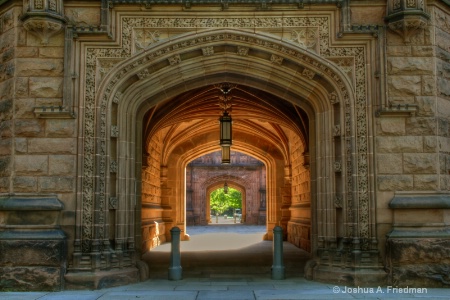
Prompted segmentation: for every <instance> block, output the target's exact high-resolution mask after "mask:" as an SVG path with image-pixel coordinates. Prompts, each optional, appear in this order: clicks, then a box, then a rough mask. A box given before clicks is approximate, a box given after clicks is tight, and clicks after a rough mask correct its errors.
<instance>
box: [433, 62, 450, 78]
mask: <svg viewBox="0 0 450 300" xmlns="http://www.w3.org/2000/svg"><path fill="white" fill-rule="evenodd" d="M436 71H437V75H438V76H439V77H442V78H450V61H449V60H445V59H444V60H441V59H440V60H439V61H438V64H437V65H436Z"/></svg>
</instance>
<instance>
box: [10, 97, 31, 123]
mask: <svg viewBox="0 0 450 300" xmlns="http://www.w3.org/2000/svg"><path fill="white" fill-rule="evenodd" d="M34 107H35V101H34V99H28V98H23V99H16V100H15V110H16V111H15V118H16V119H34V118H35V115H34Z"/></svg>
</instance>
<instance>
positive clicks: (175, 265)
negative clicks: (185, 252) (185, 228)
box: [169, 227, 183, 280]
mask: <svg viewBox="0 0 450 300" xmlns="http://www.w3.org/2000/svg"><path fill="white" fill-rule="evenodd" d="M180 233H181V230H180V228H178V227H173V228H172V229H170V235H171V236H172V250H171V252H170V266H169V280H181V279H183V268H182V267H181V253H180Z"/></svg>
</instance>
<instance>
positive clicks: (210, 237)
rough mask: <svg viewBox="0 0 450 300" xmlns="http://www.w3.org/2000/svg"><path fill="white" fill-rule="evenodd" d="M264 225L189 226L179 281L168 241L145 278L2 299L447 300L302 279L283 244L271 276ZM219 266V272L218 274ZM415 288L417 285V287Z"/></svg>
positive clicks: (430, 292) (151, 257)
mask: <svg viewBox="0 0 450 300" xmlns="http://www.w3.org/2000/svg"><path fill="white" fill-rule="evenodd" d="M264 229H265V228H264V227H261V226H242V225H225V226H221V225H216V226H211V225H210V226H196V227H188V229H187V232H188V234H190V236H191V241H189V242H182V243H181V251H182V267H183V278H184V279H183V280H180V281H169V280H167V268H168V264H167V262H168V257H169V249H170V247H169V245H162V246H160V247H158V248H156V249H154V250H153V251H151V253H149V254H148V255H146V256H145V257H144V259H145V260H146V261H148V262H149V264H151V266H152V271H151V273H152V274H151V278H150V279H149V280H148V281H145V282H140V283H137V284H131V285H127V286H122V287H115V288H109V289H102V290H95V291H64V292H53V293H51V292H29V293H23V292H13V293H0V299H6V300H35V299H36V300H37V299H39V300H59V299H61V300H100V299H101V300H110V299H111V300H116V299H117V300H131V299H133V300H136V299H145V300H159V299H161V300H175V299H180V300H191V299H192V300H217V299H226V300H234V299H236V300H244V299H252V300H253V299H255V300H256V299H258V300H275V299H330V298H332V299H364V298H369V299H398V298H401V299H412V298H413V299H415V298H428V299H449V298H450V289H431V288H429V289H416V290H412V289H409V290H404V289H402V290H395V289H394V288H391V287H387V286H381V287H372V288H359V289H358V288H352V287H345V286H335V285H333V284H324V283H318V282H312V281H307V280H305V279H304V278H303V267H304V263H305V262H306V260H307V259H308V257H309V256H308V254H307V253H306V252H303V251H301V250H299V249H298V248H296V247H294V246H292V245H290V244H288V243H285V244H284V261H285V265H286V277H287V278H286V279H285V280H271V279H270V266H271V264H272V253H271V242H267V241H261V237H262V234H263V233H264ZM218 270H220V271H219V272H218ZM415 288H419V287H415Z"/></svg>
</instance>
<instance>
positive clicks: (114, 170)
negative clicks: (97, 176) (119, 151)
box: [109, 160, 118, 173]
mask: <svg viewBox="0 0 450 300" xmlns="http://www.w3.org/2000/svg"><path fill="white" fill-rule="evenodd" d="M117 165H118V164H117V161H116V160H111V162H110V164H109V172H110V173H117Z"/></svg>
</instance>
